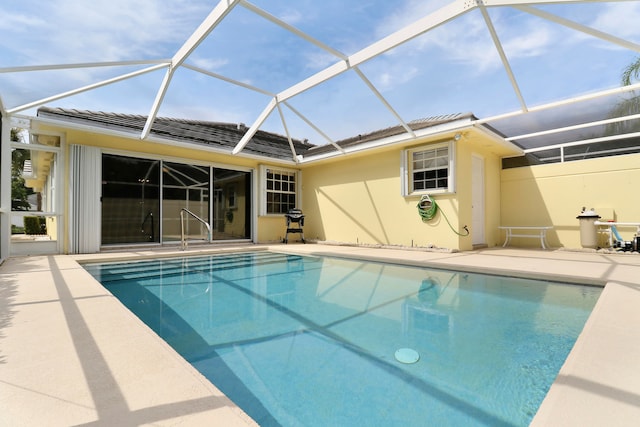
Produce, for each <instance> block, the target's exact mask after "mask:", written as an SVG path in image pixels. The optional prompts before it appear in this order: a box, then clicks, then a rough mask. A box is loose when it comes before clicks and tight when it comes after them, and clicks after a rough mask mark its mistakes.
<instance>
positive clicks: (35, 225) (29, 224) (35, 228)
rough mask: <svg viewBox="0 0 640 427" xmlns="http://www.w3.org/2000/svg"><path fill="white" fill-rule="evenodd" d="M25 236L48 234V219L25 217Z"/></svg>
mask: <svg viewBox="0 0 640 427" xmlns="http://www.w3.org/2000/svg"><path fill="white" fill-rule="evenodd" d="M24 232H25V234H47V219H46V218H45V217H43V216H25V217H24Z"/></svg>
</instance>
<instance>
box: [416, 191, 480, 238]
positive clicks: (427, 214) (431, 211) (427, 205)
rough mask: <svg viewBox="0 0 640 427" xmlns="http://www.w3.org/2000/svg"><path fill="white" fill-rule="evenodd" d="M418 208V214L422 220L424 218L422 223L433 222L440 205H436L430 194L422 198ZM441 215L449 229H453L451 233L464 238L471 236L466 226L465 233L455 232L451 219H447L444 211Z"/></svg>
mask: <svg viewBox="0 0 640 427" xmlns="http://www.w3.org/2000/svg"><path fill="white" fill-rule="evenodd" d="M416 207H417V208H418V214H419V215H420V218H422V222H428V221H431V220H432V219H433V218H435V216H436V214H437V213H438V204H437V203H436V201H435V200H433V199H432V198H431V197H429V195H428V194H425V195H423V196H422V197H420V201H419V202H418V205H417V206H416ZM440 213H441V214H442V216H443V217H444V219H445V220H446V221H447V224H449V228H451V231H453V232H454V233H456V234H457V235H458V236H462V237H464V236H468V235H469V228H468V227H467V226H466V225H465V226H464V227H462V228H463V229H464V231H465V232H464V233H459V232H457V231H456V230H455V228H453V226H452V225H451V222H449V218H447V216H446V215H445V213H444V212H443V211H442V209H440Z"/></svg>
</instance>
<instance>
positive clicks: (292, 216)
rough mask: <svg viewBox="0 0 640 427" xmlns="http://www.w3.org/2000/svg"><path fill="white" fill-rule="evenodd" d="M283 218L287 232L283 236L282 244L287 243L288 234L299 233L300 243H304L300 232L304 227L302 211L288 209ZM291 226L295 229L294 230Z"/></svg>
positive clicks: (302, 233) (302, 234)
mask: <svg viewBox="0 0 640 427" xmlns="http://www.w3.org/2000/svg"><path fill="white" fill-rule="evenodd" d="M284 217H285V218H286V219H287V232H286V233H285V235H284V243H288V242H289V233H300V238H301V239H302V243H305V241H304V232H303V231H302V227H303V226H304V215H303V214H302V211H301V210H300V209H289V212H287V213H286V214H284ZM292 225H294V226H296V227H295V228H294V227H292Z"/></svg>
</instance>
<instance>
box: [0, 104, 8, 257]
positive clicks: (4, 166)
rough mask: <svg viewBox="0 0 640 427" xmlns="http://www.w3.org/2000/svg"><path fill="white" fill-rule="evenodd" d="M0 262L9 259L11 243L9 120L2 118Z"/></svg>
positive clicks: (0, 140) (0, 139)
mask: <svg viewBox="0 0 640 427" xmlns="http://www.w3.org/2000/svg"><path fill="white" fill-rule="evenodd" d="M0 142H1V144H0V153H2V156H1V157H2V158H1V159H0V260H2V259H6V258H8V257H9V251H10V247H9V245H10V243H11V120H10V119H9V118H8V117H3V118H2V135H0Z"/></svg>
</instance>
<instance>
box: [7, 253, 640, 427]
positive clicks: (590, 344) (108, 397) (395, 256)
mask: <svg viewBox="0 0 640 427" xmlns="http://www.w3.org/2000/svg"><path fill="white" fill-rule="evenodd" d="M246 249H251V250H257V249H273V250H277V251H291V252H295V253H301V254H318V255H320V254H321V255H335V256H347V257H356V258H365V259H375V260H381V261H389V262H395V263H403V264H412V265H421V266H429V267H439V268H448V269H456V270H466V271H480V272H483V271H484V272H493V273H501V274H506V275H518V276H525V277H536V278H551V277H553V278H556V279H558V280H565V281H572V282H579V283H587V284H593V285H605V284H606V286H605V288H604V290H603V293H602V295H601V297H600V299H599V300H598V303H597V305H596V307H595V308H594V310H593V313H592V314H591V316H590V317H589V319H588V321H587V323H586V325H585V328H584V330H583V332H582V334H581V335H580V337H579V338H578V341H577V342H576V345H575V347H574V349H573V350H572V352H571V354H570V355H569V358H568V359H567V361H566V362H565V364H564V366H563V367H562V369H561V371H560V374H559V375H558V378H557V379H556V381H555V383H554V384H553V386H552V387H551V390H550V391H549V394H548V395H547V397H546V399H545V401H544V402H543V404H542V406H541V408H540V410H539V411H538V413H537V415H536V416H535V418H534V420H533V422H532V425H534V426H600V425H609V426H614V425H617V426H626V425H633V424H634V423H637V420H639V419H640V255H638V254H628V253H627V254H624V253H619V254H617V253H616V254H603V253H596V252H583V251H576V252H572V251H564V250H526V249H512V248H506V249H505V248H495V249H483V250H477V251H472V252H459V253H445V252H426V251H420V250H408V249H407V250H401V249H387V248H366V247H352V246H330V245H320V244H318V245H311V244H310V245H273V246H260V245H251V246H245V247H236V248H233V249H232V250H246ZM227 250H230V249H229V248H225V247H219V248H214V249H210V248H207V249H203V247H192V248H190V249H188V251H187V254H189V255H194V254H198V253H211V252H219V251H227ZM183 254H185V252H181V251H175V250H154V251H150V250H140V251H136V252H133V251H132V252H105V253H100V254H93V255H78V256H65V255H56V256H40V257H18V258H10V259H8V260H7V261H5V263H4V264H3V265H2V266H0V408H2V409H1V410H0V426H16V425H20V426H42V425H47V426H58V425H59V426H68V425H87V426H92V425H95V426H99V425H109V426H111V425H119V426H138V425H156V426H170V425H181V426H186V425H189V426H190V425H196V426H197V425H224V426H247V425H256V424H255V423H254V422H253V420H251V419H250V418H249V417H248V416H247V415H246V414H245V413H244V412H243V411H242V410H241V409H239V408H238V407H236V406H235V405H234V404H233V402H231V401H230V400H229V399H228V398H226V397H225V396H224V395H223V394H222V393H221V392H220V391H219V390H218V389H217V388H216V387H215V386H213V385H212V384H211V383H210V382H209V381H207V380H206V379H205V378H204V377H202V376H201V375H200V374H199V373H198V372H197V371H196V370H195V369H193V368H192V367H191V365H189V364H188V363H187V362H186V361H184V360H183V359H182V358H181V357H180V356H179V355H177V353H175V352H174V351H173V350H172V349H171V348H170V347H169V346H168V345H167V344H166V343H165V342H164V341H162V340H161V339H160V338H159V337H157V336H156V335H155V334H154V333H153V332H152V331H151V330H150V329H149V328H148V327H147V326H146V325H144V324H143V323H142V322H141V321H139V320H138V319H137V318H136V317H135V316H134V315H133V314H131V313H130V312H129V311H128V310H127V309H125V308H124V307H123V306H122V305H121V304H120V303H119V302H118V301H117V300H116V299H115V298H114V297H113V296H111V294H110V293H109V292H107V291H106V290H105V289H104V288H103V287H102V286H101V285H100V284H99V283H97V282H96V281H95V280H94V279H93V278H92V277H91V276H90V275H89V273H87V272H86V271H85V270H84V269H83V268H82V267H81V266H80V264H79V263H78V262H87V261H93V260H95V261H107V260H119V259H123V258H130V257H159V256H171V255H183Z"/></svg>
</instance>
